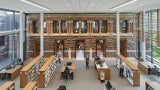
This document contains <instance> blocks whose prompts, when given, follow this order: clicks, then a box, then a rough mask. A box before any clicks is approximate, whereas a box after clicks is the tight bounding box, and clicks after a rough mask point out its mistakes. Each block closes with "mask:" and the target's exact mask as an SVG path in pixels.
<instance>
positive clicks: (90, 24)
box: [89, 21, 91, 33]
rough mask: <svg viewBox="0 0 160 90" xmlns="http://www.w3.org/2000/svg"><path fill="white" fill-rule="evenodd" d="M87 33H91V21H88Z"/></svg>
mask: <svg viewBox="0 0 160 90" xmlns="http://www.w3.org/2000/svg"><path fill="white" fill-rule="evenodd" d="M89 33H91V21H89Z"/></svg>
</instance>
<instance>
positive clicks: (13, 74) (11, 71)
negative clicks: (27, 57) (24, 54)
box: [0, 65, 22, 80]
mask: <svg viewBox="0 0 160 90" xmlns="http://www.w3.org/2000/svg"><path fill="white" fill-rule="evenodd" d="M21 69H22V66H21V65H19V66H16V67H15V68H11V69H8V70H4V71H0V77H1V75H2V74H9V75H10V76H11V77H10V80H14V79H15V78H16V77H17V76H18V75H19V73H20V70H21Z"/></svg>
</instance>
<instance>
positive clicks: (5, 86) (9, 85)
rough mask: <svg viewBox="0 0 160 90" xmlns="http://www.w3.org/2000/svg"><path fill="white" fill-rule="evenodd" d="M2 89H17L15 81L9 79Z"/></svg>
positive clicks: (0, 89)
mask: <svg viewBox="0 0 160 90" xmlns="http://www.w3.org/2000/svg"><path fill="white" fill-rule="evenodd" d="M0 90H15V82H13V81H9V82H6V83H5V84H3V85H2V86H1V87H0Z"/></svg>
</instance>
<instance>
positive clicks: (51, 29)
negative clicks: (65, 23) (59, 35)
mask: <svg viewBox="0 0 160 90" xmlns="http://www.w3.org/2000/svg"><path fill="white" fill-rule="evenodd" d="M50 33H52V34H53V21H51V27H50Z"/></svg>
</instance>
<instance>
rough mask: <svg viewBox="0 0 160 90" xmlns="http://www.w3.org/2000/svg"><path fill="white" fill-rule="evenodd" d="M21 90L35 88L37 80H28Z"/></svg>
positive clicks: (32, 89)
mask: <svg viewBox="0 0 160 90" xmlns="http://www.w3.org/2000/svg"><path fill="white" fill-rule="evenodd" d="M23 90H37V82H29V83H28V84H27V85H26V86H25V87H24V89H23Z"/></svg>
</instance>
